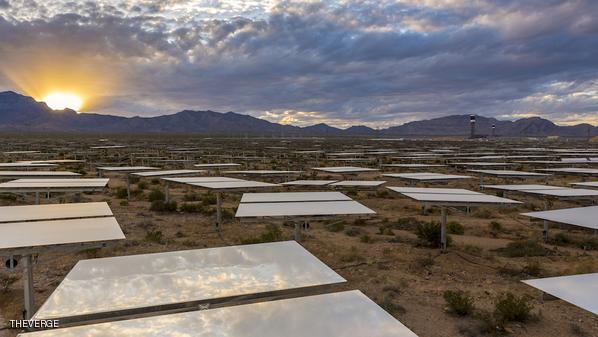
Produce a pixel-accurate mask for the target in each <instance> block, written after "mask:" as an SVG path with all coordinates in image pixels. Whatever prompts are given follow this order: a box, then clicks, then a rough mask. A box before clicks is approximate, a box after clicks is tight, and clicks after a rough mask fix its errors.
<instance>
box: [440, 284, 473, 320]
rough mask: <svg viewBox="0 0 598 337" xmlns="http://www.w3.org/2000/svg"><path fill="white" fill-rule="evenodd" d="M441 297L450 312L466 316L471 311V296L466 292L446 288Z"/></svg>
mask: <svg viewBox="0 0 598 337" xmlns="http://www.w3.org/2000/svg"><path fill="white" fill-rule="evenodd" d="M443 297H444V300H445V301H446V304H447V305H448V308H449V311H450V312H452V313H454V314H456V315H459V316H468V315H471V314H472V313H473V310H474V306H473V298H472V297H471V296H470V295H469V294H468V293H466V292H464V291H461V290H457V291H452V290H447V291H445V292H444V294H443Z"/></svg>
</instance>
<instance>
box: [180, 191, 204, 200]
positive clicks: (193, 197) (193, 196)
mask: <svg viewBox="0 0 598 337" xmlns="http://www.w3.org/2000/svg"><path fill="white" fill-rule="evenodd" d="M183 200H184V201H199V200H201V198H200V195H199V194H197V193H193V192H189V193H185V195H183Z"/></svg>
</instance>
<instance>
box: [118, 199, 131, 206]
mask: <svg viewBox="0 0 598 337" xmlns="http://www.w3.org/2000/svg"><path fill="white" fill-rule="evenodd" d="M120 205H121V206H123V207H126V206H129V202H128V201H126V200H122V201H121V202H120Z"/></svg>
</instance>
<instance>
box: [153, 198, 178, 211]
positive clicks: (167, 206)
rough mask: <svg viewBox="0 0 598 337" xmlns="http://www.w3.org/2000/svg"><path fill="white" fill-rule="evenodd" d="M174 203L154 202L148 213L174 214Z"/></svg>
mask: <svg viewBox="0 0 598 337" xmlns="http://www.w3.org/2000/svg"><path fill="white" fill-rule="evenodd" d="M176 210H177V203H176V201H170V202H164V200H155V201H153V202H152V204H151V206H150V211H155V212H176Z"/></svg>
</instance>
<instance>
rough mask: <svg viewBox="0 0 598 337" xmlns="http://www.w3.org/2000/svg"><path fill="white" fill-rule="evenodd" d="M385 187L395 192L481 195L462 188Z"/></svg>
mask: <svg viewBox="0 0 598 337" xmlns="http://www.w3.org/2000/svg"><path fill="white" fill-rule="evenodd" d="M386 188H388V189H390V190H392V191H395V192H397V193H426V194H473V195H482V193H479V192H475V191H470V190H465V189H462V188H425V187H397V186H387V187H386Z"/></svg>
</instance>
